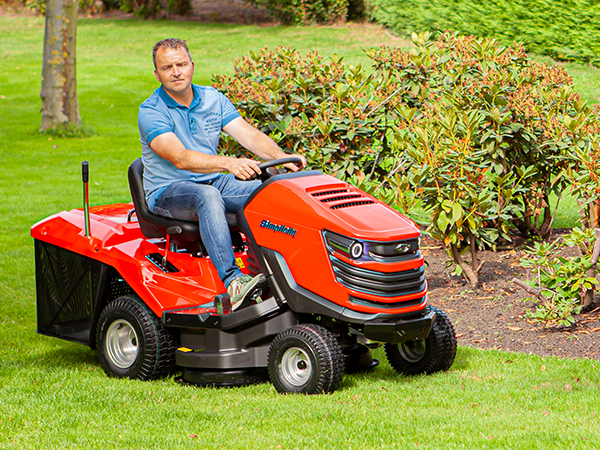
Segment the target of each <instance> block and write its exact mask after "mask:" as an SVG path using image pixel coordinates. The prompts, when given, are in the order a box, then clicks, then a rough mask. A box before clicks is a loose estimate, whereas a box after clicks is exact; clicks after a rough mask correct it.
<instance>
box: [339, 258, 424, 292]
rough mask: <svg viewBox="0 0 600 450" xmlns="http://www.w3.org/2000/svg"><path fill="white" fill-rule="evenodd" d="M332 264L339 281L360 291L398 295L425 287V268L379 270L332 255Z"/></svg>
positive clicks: (421, 289)
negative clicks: (350, 262)
mask: <svg viewBox="0 0 600 450" xmlns="http://www.w3.org/2000/svg"><path fill="white" fill-rule="evenodd" d="M330 260H331V265H332V267H333V272H334V273H335V276H336V279H337V281H338V282H340V283H341V284H343V285H344V286H346V287H348V288H350V289H353V290H355V291H358V292H364V293H367V294H371V295H378V296H381V297H398V296H400V295H409V294H415V293H417V292H421V291H423V290H424V289H425V286H426V282H425V270H424V267H423V266H421V267H419V268H416V269H409V270H402V271H399V272H379V271H376V270H370V269H363V268H360V267H356V266H353V265H350V264H348V263H346V262H344V261H342V260H340V259H339V258H336V257H335V256H333V255H330Z"/></svg>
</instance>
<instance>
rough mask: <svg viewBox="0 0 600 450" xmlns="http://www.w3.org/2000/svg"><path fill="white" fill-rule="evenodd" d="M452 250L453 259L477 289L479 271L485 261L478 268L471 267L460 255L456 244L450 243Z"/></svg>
mask: <svg viewBox="0 0 600 450" xmlns="http://www.w3.org/2000/svg"><path fill="white" fill-rule="evenodd" d="M450 251H451V252H452V259H453V260H454V262H455V263H456V264H458V266H459V267H460V268H461V269H462V271H463V274H464V275H465V276H466V277H467V279H468V280H469V283H471V287H472V288H473V289H477V288H478V287H479V272H480V271H481V266H483V263H481V264H479V266H478V267H477V268H473V267H471V266H470V265H469V264H467V262H466V261H465V260H464V259H463V258H462V256H461V255H460V251H459V250H458V246H457V245H456V244H450Z"/></svg>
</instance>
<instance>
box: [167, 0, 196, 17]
mask: <svg viewBox="0 0 600 450" xmlns="http://www.w3.org/2000/svg"><path fill="white" fill-rule="evenodd" d="M167 12H168V13H169V14H177V15H178V16H189V15H190V14H191V13H192V1H191V0H168V1H167Z"/></svg>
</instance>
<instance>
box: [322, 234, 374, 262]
mask: <svg viewBox="0 0 600 450" xmlns="http://www.w3.org/2000/svg"><path fill="white" fill-rule="evenodd" d="M323 234H324V236H325V241H326V242H327V246H328V247H329V248H330V249H331V250H335V251H336V252H339V253H342V254H343V255H345V256H347V257H349V258H352V259H359V258H361V257H362V256H363V254H364V253H365V244H364V243H363V242H361V241H357V240H355V239H350V238H347V237H346V236H342V235H340V234H336V233H332V232H331V231H325V232H323Z"/></svg>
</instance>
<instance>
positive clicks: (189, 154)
mask: <svg viewBox="0 0 600 450" xmlns="http://www.w3.org/2000/svg"><path fill="white" fill-rule="evenodd" d="M223 131H225V132H226V133H227V134H229V135H230V136H231V137H233V138H234V139H235V140H236V141H238V142H239V143H240V144H241V145H242V146H243V147H244V148H246V149H248V150H250V151H251V152H252V153H254V154H255V155H257V156H259V157H261V158H263V159H265V160H271V159H279V158H285V157H287V156H290V155H288V154H286V153H284V152H283V151H282V150H281V149H280V148H279V146H278V145H277V144H276V143H275V141H273V139H271V138H270V137H269V136H267V135H266V134H264V133H263V132H262V131H260V130H258V129H257V128H255V127H253V126H251V125H250V124H248V122H246V121H245V120H244V119H242V118H241V117H237V118H235V119H233V120H232V121H231V122H229V123H228V124H227V125H225V126H224V127H223ZM150 147H151V148H152V150H154V151H155V152H156V153H157V154H158V155H159V156H160V157H162V158H165V159H166V160H168V161H170V162H171V163H173V164H174V165H175V167H177V168H178V169H181V170H189V171H191V172H196V173H214V172H230V173H232V174H233V175H234V176H235V177H236V178H238V179H240V180H250V179H252V178H254V177H256V175H258V174H260V169H259V168H258V163H257V162H256V161H253V160H251V159H248V158H235V157H231V156H222V155H207V154H205V153H201V152H195V151H192V150H188V149H186V148H185V146H184V145H183V143H182V142H181V140H180V139H179V138H178V137H177V136H176V135H175V133H172V132H169V133H163V134H161V135H159V136H157V137H156V138H154V139H153V140H152V142H150ZM295 156H299V157H300V158H301V159H302V167H305V166H306V160H305V159H304V156H301V155H295ZM285 167H287V168H288V169H290V170H292V171H297V170H300V169H299V168H298V167H297V166H296V165H295V164H286V165H285Z"/></svg>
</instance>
